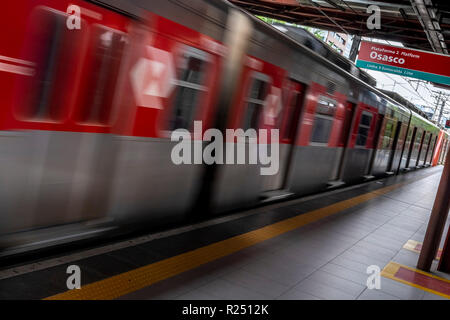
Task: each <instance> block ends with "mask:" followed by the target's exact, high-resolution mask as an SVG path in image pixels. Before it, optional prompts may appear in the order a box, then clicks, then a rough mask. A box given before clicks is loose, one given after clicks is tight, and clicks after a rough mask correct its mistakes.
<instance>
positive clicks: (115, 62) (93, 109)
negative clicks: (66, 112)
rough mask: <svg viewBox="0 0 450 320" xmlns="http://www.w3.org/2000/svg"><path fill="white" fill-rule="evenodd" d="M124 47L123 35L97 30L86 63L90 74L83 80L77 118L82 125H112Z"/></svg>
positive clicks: (104, 28) (96, 28)
mask: <svg viewBox="0 0 450 320" xmlns="http://www.w3.org/2000/svg"><path fill="white" fill-rule="evenodd" d="M125 43H126V36H125V35H124V34H123V33H122V32H119V31H116V30H112V29H109V28H106V27H103V26H99V25H96V26H94V30H93V36H92V40H91V46H90V49H89V54H90V59H88V61H87V70H89V74H88V75H87V76H85V77H84V78H83V79H84V80H83V86H84V88H85V90H84V92H83V97H82V101H81V105H80V111H79V117H78V120H79V121H80V122H86V123H98V124H107V123H108V122H109V120H110V114H111V108H112V104H113V99H114V92H115V87H116V84H117V77H118V74H119V68H120V62H121V59H122V55H123V51H124V47H125Z"/></svg>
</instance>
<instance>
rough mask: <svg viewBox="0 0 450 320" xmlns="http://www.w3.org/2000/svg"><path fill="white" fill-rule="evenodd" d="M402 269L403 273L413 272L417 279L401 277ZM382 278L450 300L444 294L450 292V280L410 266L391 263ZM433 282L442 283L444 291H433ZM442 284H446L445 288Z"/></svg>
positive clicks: (449, 296) (448, 296) (386, 267)
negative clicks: (406, 271)
mask: <svg viewBox="0 0 450 320" xmlns="http://www.w3.org/2000/svg"><path fill="white" fill-rule="evenodd" d="M401 269H403V271H405V270H409V271H412V272H413V273H415V274H416V275H417V276H416V277H405V276H404V275H400V274H399V271H401ZM381 276H383V277H385V278H389V279H392V280H395V281H398V282H401V283H404V284H407V285H409V286H412V287H415V288H418V289H421V290H424V291H427V292H430V293H434V294H437V295H440V296H442V297H445V298H447V299H450V295H448V294H445V293H443V291H444V290H446V291H447V292H449V290H450V289H449V288H450V280H447V279H444V278H441V277H438V276H436V275H433V274H431V273H428V272H425V271H422V270H419V269H415V268H411V267H408V266H404V265H402V264H399V263H397V262H392V261H391V262H389V263H388V264H387V265H386V266H385V267H384V269H383V271H381ZM408 278H410V279H411V280H407V279H408ZM424 279H425V280H424ZM427 279H428V280H427ZM433 281H434V282H436V281H438V282H440V283H441V285H440V288H441V290H442V291H437V290H433V289H431V287H432V282H433ZM427 283H428V285H427ZM442 283H444V284H445V287H444V285H442ZM447 284H448V285H447ZM434 287H435V288H436V287H439V286H436V285H434Z"/></svg>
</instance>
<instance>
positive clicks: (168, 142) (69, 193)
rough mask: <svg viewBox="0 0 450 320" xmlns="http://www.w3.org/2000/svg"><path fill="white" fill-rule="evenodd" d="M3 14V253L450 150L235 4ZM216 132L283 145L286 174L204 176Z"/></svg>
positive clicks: (77, 0) (318, 187) (399, 109)
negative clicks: (248, 133)
mask: <svg viewBox="0 0 450 320" xmlns="http://www.w3.org/2000/svg"><path fill="white" fill-rule="evenodd" d="M5 6H6V7H4V9H5V10H3V11H2V13H1V15H2V19H1V21H2V22H1V28H0V35H1V37H2V39H3V40H4V41H3V42H2V43H3V44H2V46H1V51H0V52H1V56H0V60H1V63H0V86H1V87H2V88H3V89H2V92H1V95H2V101H3V106H2V108H1V109H0V164H1V166H0V168H1V169H0V170H2V179H0V212H1V213H0V245H2V246H3V247H8V246H11V243H15V244H20V245H22V244H23V243H31V242H33V241H36V242H40V243H46V244H50V243H53V242H52V241H53V240H52V238H53V237H54V234H55V233H51V232H49V231H48V230H59V239H63V240H61V241H72V240H73V239H77V238H78V237H79V236H80V235H83V236H85V235H86V234H90V235H95V234H96V231H97V230H100V229H101V230H103V229H102V228H105V227H107V226H108V227H111V226H112V228H116V227H119V226H123V225H124V224H126V225H134V226H146V227H148V228H156V227H158V226H161V225H165V226H167V225H169V226H170V225H172V224H173V223H178V222H183V221H187V219H190V218H192V217H194V218H198V217H197V216H198V215H200V216H201V218H207V217H209V216H211V215H214V214H218V213H223V212H227V211H230V210H235V209H242V208H246V207H249V206H254V205H257V204H259V203H261V201H263V200H264V199H265V200H267V199H271V198H279V197H280V196H302V195H306V194H311V193H315V192H320V191H323V190H326V189H328V188H330V187H335V186H338V185H343V184H351V183H356V182H359V181H363V180H364V179H367V178H368V177H370V176H383V175H385V174H387V173H391V172H394V173H395V172H397V171H398V170H401V169H411V168H418V167H421V166H426V165H429V164H430V163H431V161H432V155H433V154H436V153H437V152H439V154H440V157H442V154H443V152H442V151H440V150H441V149H443V148H446V147H448V138H447V139H442V143H436V142H437V141H438V140H437V138H438V133H439V129H438V128H437V127H436V126H434V125H433V124H432V123H430V122H429V121H427V120H426V119H424V118H422V117H420V116H418V115H416V114H415V113H413V112H411V111H409V110H408V109H406V108H404V107H403V106H401V105H399V104H398V103H397V102H395V101H394V100H392V99H391V98H390V97H388V96H386V95H384V94H383V93H381V92H379V91H378V90H376V89H375V88H373V87H372V86H370V85H369V84H367V83H365V82H364V81H363V80H361V79H362V78H364V73H363V72H356V71H355V69H354V68H352V66H351V64H350V63H347V61H345V60H343V59H342V58H341V57H340V58H337V57H336V56H335V55H336V54H334V53H330V51H327V50H328V49H323V47H322V46H320V45H314V44H312V45H309V46H305V45H304V44H302V43H299V42H298V41H296V40H295V39H294V38H291V37H289V36H288V35H286V34H284V33H283V32H280V31H279V30H276V29H275V28H272V27H270V26H269V25H267V24H265V23H263V22H262V21H260V20H259V19H257V18H255V17H253V16H250V15H248V14H246V13H243V12H242V11H240V10H239V9H237V8H236V7H235V6H233V5H231V4H229V3H228V2H226V1H207V0H201V1H187V0H171V1H166V0H157V1H144V0H130V1H123V0H92V1H85V0H70V1H69V0H35V1H26V0H17V1H14V2H8V3H6V4H5ZM77 13H78V14H79V16H80V19H78V20H77V19H75V18H74V15H75V16H76V14H77ZM74 19H75V20H74ZM11 26H14V28H11ZM311 41H312V40H311ZM314 48H321V49H320V52H316V51H315V49H314ZM324 50H325V51H324ZM333 61H334V62H333ZM366 78H367V76H366ZM196 121H199V122H196ZM200 121H201V122H200ZM199 123H201V125H200V126H199V125H198V124H199ZM209 128H218V129H219V130H220V131H221V132H225V130H226V129H227V128H231V129H243V131H244V130H248V129H255V130H259V129H266V130H267V132H268V135H269V136H271V133H272V132H275V130H279V147H280V148H279V163H278V168H277V169H278V170H276V172H275V174H272V175H261V169H267V165H265V164H262V163H255V164H252V163H242V164H238V165H235V164H221V163H213V164H207V163H204V161H202V159H200V158H198V157H197V154H196V153H195V150H196V148H199V150H202V148H203V147H205V146H207V145H208V144H209V143H210V142H211V137H209V138H208V137H205V136H204V133H205V132H206V130H207V129H209ZM179 130H182V131H179ZM174 132H178V133H179V132H183V134H184V135H187V136H189V137H190V140H189V141H190V142H192V144H191V145H192V148H193V150H194V152H193V153H192V154H190V153H189V156H188V158H189V161H188V163H183V164H180V163H175V162H174V161H173V156H172V155H173V150H174V148H175V146H176V145H178V143H179V141H180V140H181V139H182V137H181V136H178V138H177V139H175V140H174V139H173V133H174ZM277 132H278V131H277ZM224 136H225V135H224ZM239 138H240V137H238V136H233V137H230V138H229V137H226V138H225V139H224V142H225V145H226V146H231V147H230V148H226V149H225V151H224V154H222V156H224V158H227V156H228V155H229V153H228V152H231V151H230V150H233V151H234V152H233V155H232V157H234V156H235V155H236V151H237V148H238V147H239V145H240V144H244V145H245V146H246V147H249V141H247V140H245V136H244V137H243V138H244V140H239ZM241 138H242V137H241ZM259 138H260V137H257V145H259V146H258V147H263V145H262V142H261V141H260V139H259ZM274 143H277V141H271V140H269V142H266V144H267V147H270V146H271V145H272V144H274ZM436 148H437V149H438V150H437V151H436ZM197 150H198V149H197ZM274 195H275V196H274ZM144 222H145V223H144ZM68 226H70V228H69V227H68ZM43 230H44V231H43ZM46 231H48V232H46ZM11 239H20V241H19V240H17V241H11ZM43 240H45V241H43ZM5 243H6V245H5Z"/></svg>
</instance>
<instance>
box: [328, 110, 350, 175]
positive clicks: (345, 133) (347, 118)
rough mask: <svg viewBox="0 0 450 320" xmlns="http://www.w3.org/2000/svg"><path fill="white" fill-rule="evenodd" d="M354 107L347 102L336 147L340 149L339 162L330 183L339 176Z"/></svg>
mask: <svg viewBox="0 0 450 320" xmlns="http://www.w3.org/2000/svg"><path fill="white" fill-rule="evenodd" d="M355 107H356V105H355V104H354V103H351V102H347V105H346V107H345V114H344V123H343V125H342V130H341V136H340V137H339V142H338V147H339V148H341V155H340V160H339V161H338V165H337V166H336V170H335V171H334V172H333V175H332V177H331V181H335V180H337V179H339V177H340V176H341V171H342V166H343V163H344V157H345V150H346V149H347V146H348V141H349V135H350V129H351V126H352V122H353V115H354V113H355Z"/></svg>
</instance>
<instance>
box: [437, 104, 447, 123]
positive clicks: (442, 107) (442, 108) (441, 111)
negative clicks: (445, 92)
mask: <svg viewBox="0 0 450 320" xmlns="http://www.w3.org/2000/svg"><path fill="white" fill-rule="evenodd" d="M446 102H447V97H446V98H445V99H444V98H443V99H442V104H441V110H440V111H439V118H438V124H439V123H441V119H442V113H443V112H444V106H445V103H446Z"/></svg>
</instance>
